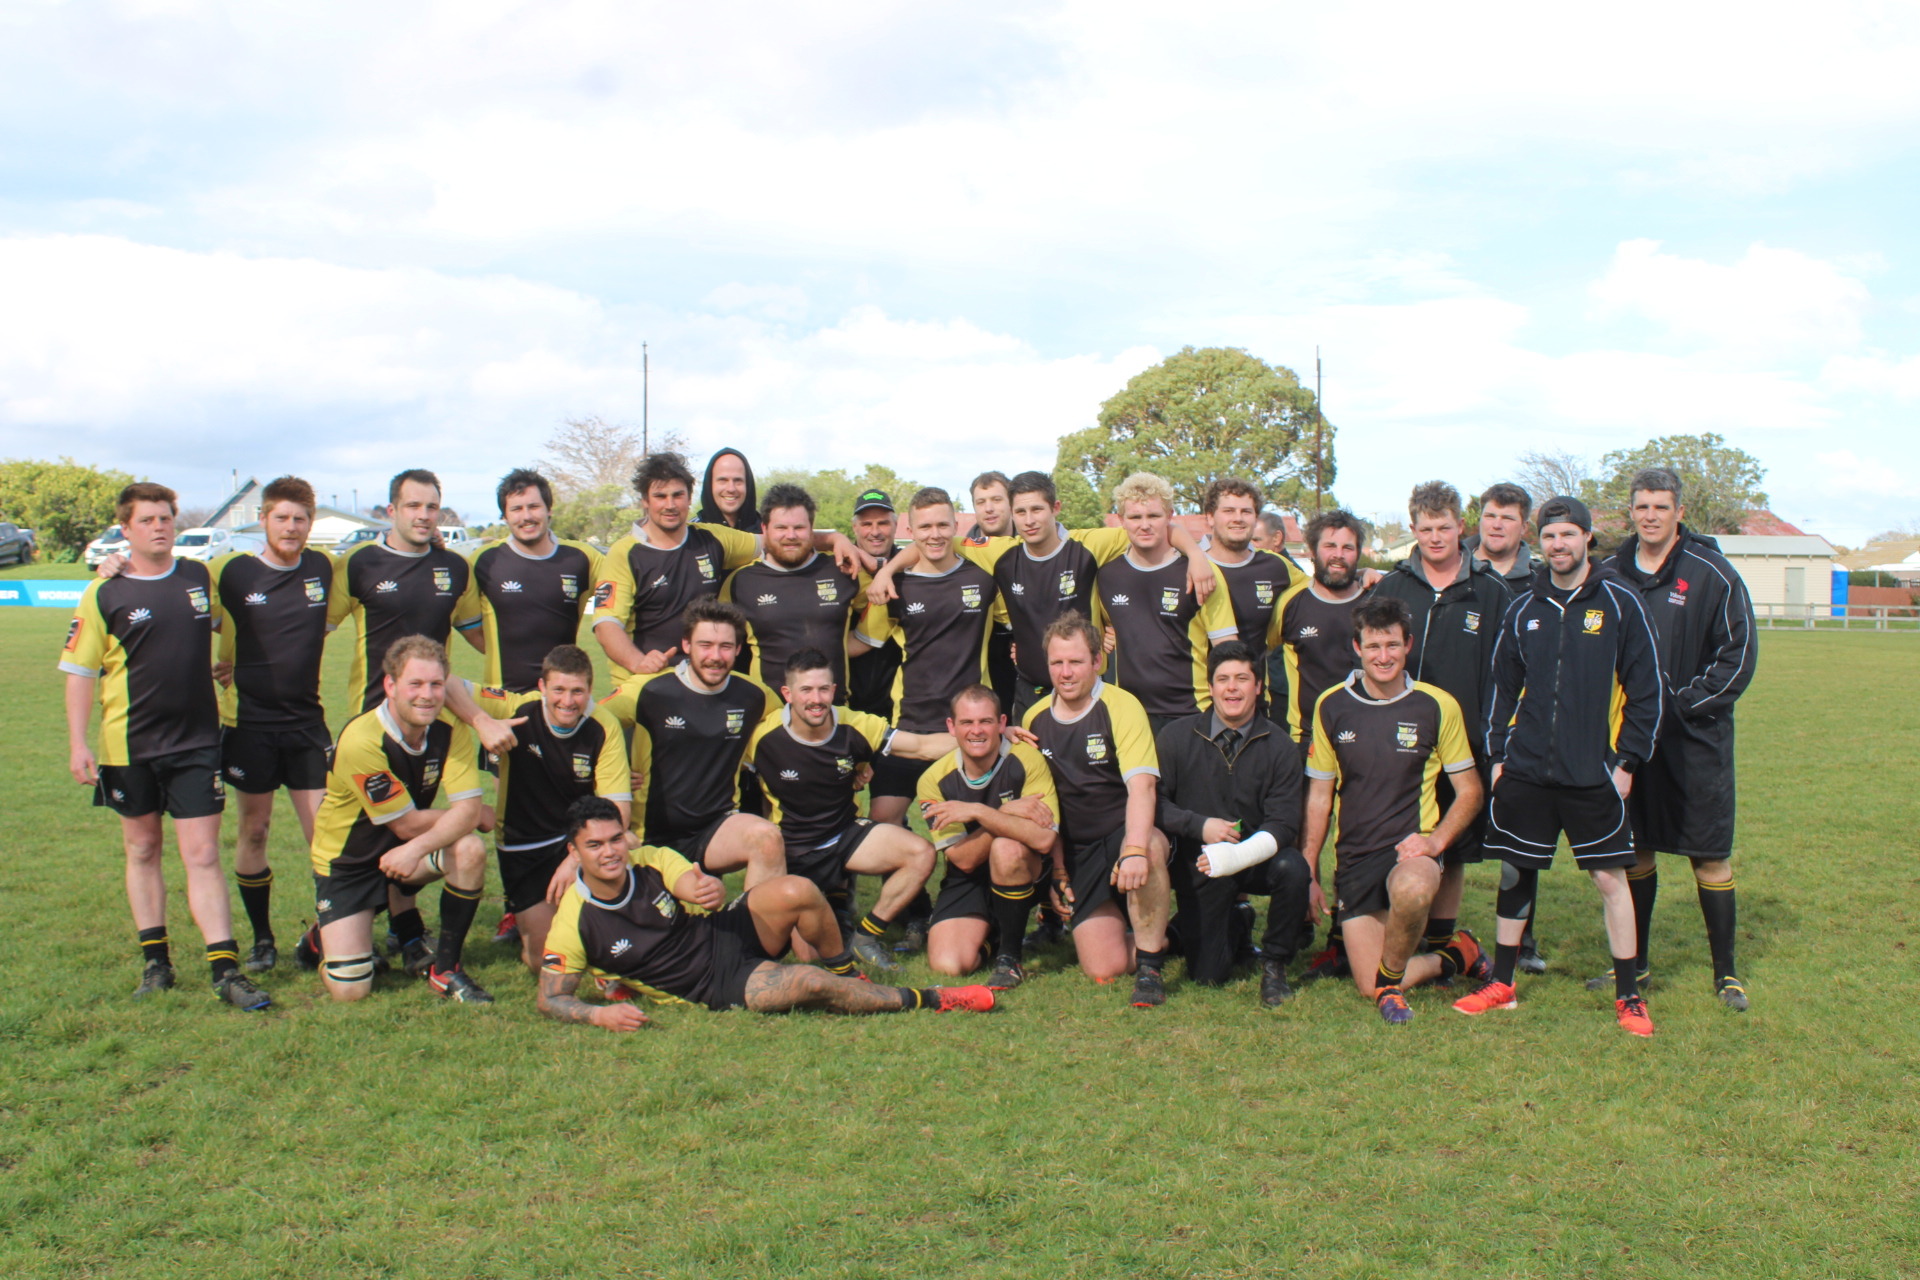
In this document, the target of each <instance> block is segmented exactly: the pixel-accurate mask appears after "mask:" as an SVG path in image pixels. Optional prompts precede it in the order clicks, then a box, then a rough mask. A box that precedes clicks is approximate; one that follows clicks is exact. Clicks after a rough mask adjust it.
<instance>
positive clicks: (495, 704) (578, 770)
mask: <svg viewBox="0 0 1920 1280" xmlns="http://www.w3.org/2000/svg"><path fill="white" fill-rule="evenodd" d="M476 696H477V698H478V700H479V704H480V709H481V710H482V711H485V712H486V713H487V714H488V715H490V716H493V717H494V718H496V719H499V720H509V719H512V718H513V717H515V716H525V717H526V718H527V721H526V723H525V724H518V725H515V726H514V727H513V736H514V747H513V749H512V750H511V751H509V752H507V753H506V754H505V755H503V756H501V757H500V788H499V790H498V791H497V792H495V793H494V797H493V807H494V811H495V812H496V813H498V814H499V815H500V829H499V834H498V835H497V836H496V837H495V839H496V841H497V842H498V846H499V847H500V848H502V849H532V848H536V847H538V846H540V845H544V844H552V843H553V842H554V841H555V840H560V839H563V838H565V836H566V834H567V810H568V809H570V808H572V807H573V802H574V801H575V800H578V799H580V798H581V797H582V796H602V797H604V798H605V799H608V800H629V801H630V800H632V799H633V778H632V775H631V774H630V773H629V772H628V770H627V740H626V736H625V735H624V734H623V733H621V731H620V722H619V721H618V720H616V719H614V717H613V716H612V714H611V713H609V712H608V711H607V710H606V709H605V708H603V707H594V708H592V709H591V710H590V711H589V712H588V713H587V714H586V715H585V716H582V717H581V719H580V723H578V724H576V725H575V726H574V727H573V728H572V729H570V730H566V731H562V730H560V729H557V728H555V727H554V726H553V724H552V723H551V722H550V721H549V720H548V719H547V711H546V702H545V700H544V699H543V698H541V696H540V694H539V692H538V691H537V690H536V691H534V692H532V693H509V692H508V691H506V690H504V689H480V690H477V691H476Z"/></svg>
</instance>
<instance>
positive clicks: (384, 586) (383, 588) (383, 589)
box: [374, 578, 400, 595]
mask: <svg viewBox="0 0 1920 1280" xmlns="http://www.w3.org/2000/svg"><path fill="white" fill-rule="evenodd" d="M399 589H400V584H399V583H397V582H395V581H394V580H393V579H392V578H388V579H387V580H386V581H385V582H382V583H380V584H379V585H378V586H376V587H374V590H375V591H377V592H379V593H381V594H382V595H384V594H386V593H387V592H389V591H398V590H399Z"/></svg>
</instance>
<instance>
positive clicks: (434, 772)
mask: <svg viewBox="0 0 1920 1280" xmlns="http://www.w3.org/2000/svg"><path fill="white" fill-rule="evenodd" d="M420 785H421V786H423V787H437V786H439V785H440V762H439V761H438V760H429V761H427V764H426V767H425V768H423V769H422V770H420Z"/></svg>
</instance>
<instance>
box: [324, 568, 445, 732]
mask: <svg viewBox="0 0 1920 1280" xmlns="http://www.w3.org/2000/svg"><path fill="white" fill-rule="evenodd" d="M333 581H334V591H333V593H332V595H331V596H330V597H329V598H328V601H327V621H329V622H331V623H333V624H334V625H335V626H339V625H340V624H341V623H343V622H345V621H346V620H347V619H348V618H349V617H351V618H353V619H355V621H356V622H357V624H358V625H359V628H360V634H359V635H358V637H356V639H355V641H354V648H353V669H352V671H351V672H350V673H349V675H348V677H347V688H348V690H349V691H350V692H351V693H352V694H353V695H354V696H355V697H357V698H358V699H359V700H360V709H361V710H362V711H370V710H372V709H373V708H374V707H376V706H378V705H379V704H380V703H381V702H382V701H383V700H384V699H385V698H386V696H387V694H386V686H385V685H384V684H382V683H381V676H382V674H383V673H382V672H381V670H380V663H381V662H382V660H384V659H385V658H386V656H387V646H388V645H390V644H392V643H393V642H394V641H395V640H398V639H399V638H400V637H401V636H426V637H428V638H429V639H432V640H438V641H439V642H440V643H441V644H445V643H447V641H448V640H449V639H450V638H451V637H452V635H453V630H454V628H456V627H457V628H459V629H460V630H462V631H465V630H467V629H468V628H470V627H477V626H479V625H480V597H479V593H477V592H476V591H474V589H473V566H471V565H469V564H468V563H467V561H466V557H465V556H462V555H459V554H457V553H455V552H452V551H449V550H447V549H446V548H445V547H429V548H427V549H426V550H425V551H422V552H420V553H418V554H417V555H416V554H413V553H411V552H405V551H395V550H394V549H393V548H392V547H389V546H388V545H387V542H386V539H385V538H375V539H374V540H373V541H371V542H363V543H361V544H360V545H359V546H357V547H354V548H353V549H352V550H351V551H349V552H347V554H346V555H344V556H342V557H340V559H339V560H338V561H337V562H336V563H335V565H334V579H333Z"/></svg>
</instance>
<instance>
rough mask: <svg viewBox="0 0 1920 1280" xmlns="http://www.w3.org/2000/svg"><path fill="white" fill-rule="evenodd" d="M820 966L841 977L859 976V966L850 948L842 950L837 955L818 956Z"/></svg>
mask: <svg viewBox="0 0 1920 1280" xmlns="http://www.w3.org/2000/svg"><path fill="white" fill-rule="evenodd" d="M820 967H821V968H822V969H825V970H826V971H827V972H828V973H837V974H839V975H840V976H841V977H843V978H857V977H859V976H860V966H859V964H858V963H857V962H855V960H854V958H853V952H852V951H851V950H847V951H842V952H841V953H840V954H839V955H837V956H822V957H820Z"/></svg>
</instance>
